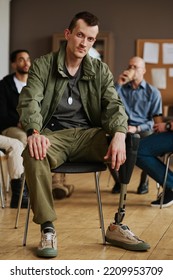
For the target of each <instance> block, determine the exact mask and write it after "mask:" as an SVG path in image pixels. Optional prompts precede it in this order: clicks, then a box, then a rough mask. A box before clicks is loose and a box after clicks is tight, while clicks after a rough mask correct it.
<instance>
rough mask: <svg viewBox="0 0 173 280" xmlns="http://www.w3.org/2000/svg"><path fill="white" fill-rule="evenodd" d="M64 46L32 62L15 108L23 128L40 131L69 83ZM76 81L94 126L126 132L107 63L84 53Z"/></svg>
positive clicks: (108, 130) (121, 105) (109, 130)
mask: <svg viewBox="0 0 173 280" xmlns="http://www.w3.org/2000/svg"><path fill="white" fill-rule="evenodd" d="M64 60H65V46H62V47H61V48H60V50H59V51H58V52H56V53H49V54H47V55H44V56H42V57H40V58H38V59H36V60H35V61H34V63H33V64H32V66H31V68H30V71H29V76H28V81H27V85H26V86H25V87H24V88H23V89H22V92H21V94H20V97H19V104H18V107H17V110H18V112H19V115H20V122H21V124H22V127H23V128H24V130H25V131H28V130H29V129H36V130H38V131H42V130H43V129H44V127H45V126H46V124H47V123H48V122H49V120H50V119H51V117H52V115H53V114H54V112H55V110H56V108H57V106H58V103H59V102H60V99H61V97H62V95H63V93H64V91H65V88H66V87H67V84H68V77H67V75H66V74H65V73H64V71H63V69H64ZM82 63H83V75H82V77H81V79H80V80H79V81H78V87H79V91H80V94H81V100H82V103H83V107H84V110H85V112H86V114H87V116H88V119H89V120H90V122H91V124H92V126H93V127H102V128H103V129H104V130H105V132H106V133H108V134H110V135H112V136H113V135H114V133H115V132H117V131H119V132H123V133H126V132H127V115H126V113H125V109H124V106H123V104H122V102H121V100H120V98H119V97H118V94H117V92H116V90H115V87H114V81H113V76H112V73H111V72H110V70H109V68H108V66H107V65H106V64H105V63H103V62H101V61H100V60H98V59H93V58H91V57H90V56H89V55H86V56H85V57H84V59H83V62H82Z"/></svg>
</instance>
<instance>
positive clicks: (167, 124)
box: [165, 122, 172, 131]
mask: <svg viewBox="0 0 173 280" xmlns="http://www.w3.org/2000/svg"><path fill="white" fill-rule="evenodd" d="M171 126H172V125H171V122H166V124H165V129H166V130H167V131H171Z"/></svg>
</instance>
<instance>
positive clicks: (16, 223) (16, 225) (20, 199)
mask: <svg viewBox="0 0 173 280" xmlns="http://www.w3.org/2000/svg"><path fill="white" fill-rule="evenodd" d="M24 186H25V176H23V181H22V186H21V190H20V196H19V202H18V207H17V214H16V221H15V226H14V228H18V222H19V216H20V209H21V204H22V197H23V191H24Z"/></svg>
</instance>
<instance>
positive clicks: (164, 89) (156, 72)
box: [136, 39, 173, 108]
mask: <svg viewBox="0 0 173 280" xmlns="http://www.w3.org/2000/svg"><path fill="white" fill-rule="evenodd" d="M136 55H137V56H140V57H142V58H144V60H145V62H146V73H145V76H144V78H145V80H146V81H147V82H149V83H151V84H153V85H154V86H156V87H157V88H158V89H159V90H160V92H161V94H162V100H163V106H165V108H166V107H167V106H173V39H138V40H137V42H136ZM158 85H159V86H158Z"/></svg>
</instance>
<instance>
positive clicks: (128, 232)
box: [121, 225, 142, 241]
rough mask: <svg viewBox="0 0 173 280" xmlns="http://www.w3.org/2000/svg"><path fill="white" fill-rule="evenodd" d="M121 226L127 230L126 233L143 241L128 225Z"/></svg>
mask: <svg viewBox="0 0 173 280" xmlns="http://www.w3.org/2000/svg"><path fill="white" fill-rule="evenodd" d="M121 228H122V229H123V230H126V233H127V234H128V236H129V237H131V236H133V237H134V238H135V239H136V240H138V241H142V240H141V239H140V238H139V237H137V236H136V235H135V234H134V233H133V232H132V231H131V230H130V229H129V227H128V226H126V225H121Z"/></svg>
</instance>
